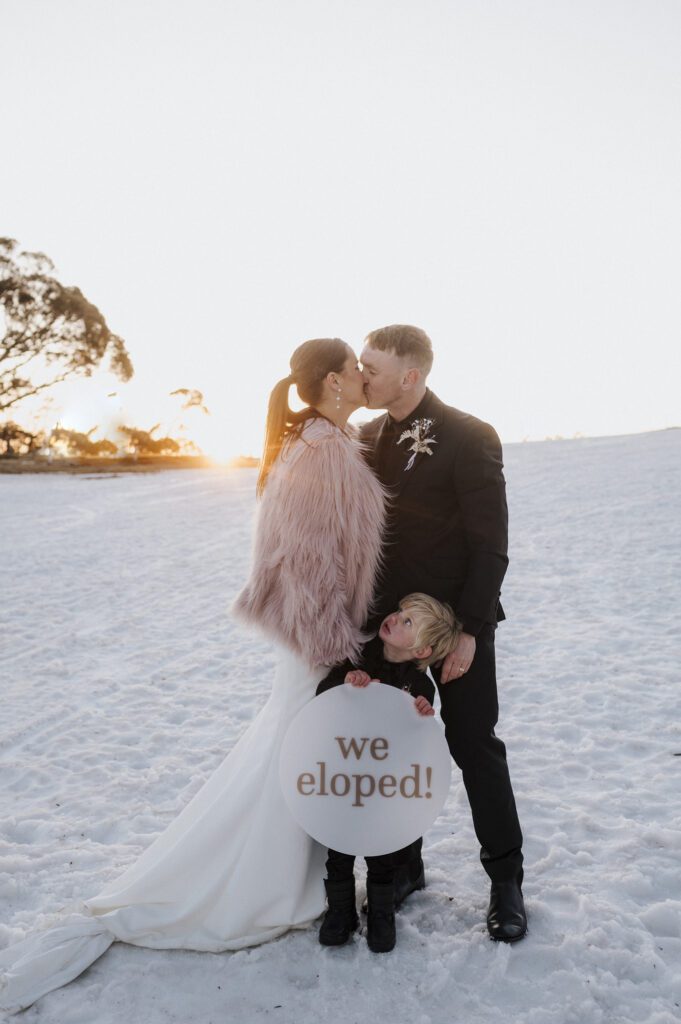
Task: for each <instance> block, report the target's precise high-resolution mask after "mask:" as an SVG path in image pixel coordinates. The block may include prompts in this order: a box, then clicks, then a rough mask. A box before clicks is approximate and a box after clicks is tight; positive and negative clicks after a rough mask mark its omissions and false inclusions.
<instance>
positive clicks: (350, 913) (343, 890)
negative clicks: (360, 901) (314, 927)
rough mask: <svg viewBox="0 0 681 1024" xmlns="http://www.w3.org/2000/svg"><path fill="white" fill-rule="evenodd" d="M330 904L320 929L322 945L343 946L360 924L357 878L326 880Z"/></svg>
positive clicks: (325, 884)
mask: <svg viewBox="0 0 681 1024" xmlns="http://www.w3.org/2000/svg"><path fill="white" fill-rule="evenodd" d="M324 886H325V888H326V898H327V900H328V903H329V906H328V909H327V911H326V913H325V914H324V920H323V921H322V924H321V927H320V929H319V941H320V942H321V944H322V946H342V945H343V943H344V942H347V941H348V939H349V938H350V936H351V935H352V933H353V932H354V931H355V929H356V928H357V926H358V924H359V918H358V917H357V907H356V906H355V879H354V877H353V878H348V879H344V880H343V881H341V882H330V881H329V880H328V879H326V880H325V881H324Z"/></svg>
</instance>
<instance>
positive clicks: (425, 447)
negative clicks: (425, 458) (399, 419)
mask: <svg viewBox="0 0 681 1024" xmlns="http://www.w3.org/2000/svg"><path fill="white" fill-rule="evenodd" d="M432 425H433V420H414V421H413V423H412V425H411V428H410V429H409V430H405V431H404V432H403V434H402V436H401V437H400V439H399V441H398V442H397V443H398V444H402V442H403V441H408V440H411V441H412V443H411V444H410V445H409V447H408V448H407V451H408V452H412V453H413V454H412V456H411V458H410V459H409V461H408V462H407V465H406V466H405V467H404V471H405V473H406V471H407V470H408V469H411V467H412V466H413V465H414V459H415V458H416V456H417V455H419V454H420V453H421V452H425V453H426V455H432V454H433V453H432V451H431V450H430V447H429V446H430V445H431V444H437V441H436V440H435V438H434V437H429V436H428V435H429V433H430V428H431V427H432Z"/></svg>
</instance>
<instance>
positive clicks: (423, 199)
mask: <svg viewBox="0 0 681 1024" xmlns="http://www.w3.org/2000/svg"><path fill="white" fill-rule="evenodd" d="M0 76H1V79H2V82H1V87H2V92H1V93H0V95H1V96H2V118H1V120H0V126H1V132H2V134H1V137H0V145H1V147H2V152H1V158H0V234H7V235H10V236H12V237H15V238H17V239H18V240H19V242H20V243H21V244H22V246H23V247H25V248H29V249H39V250H42V251H44V252H46V253H47V254H48V255H49V256H50V257H51V258H52V259H53V260H54V261H55V263H56V264H57V267H58V270H59V273H60V276H61V278H62V279H63V280H64V281H65V282H67V283H71V284H77V285H78V286H79V287H81V288H82V290H83V291H84V293H85V294H86V296H87V297H88V298H89V299H90V300H91V301H93V302H95V303H96V304H97V305H98V306H99V307H100V308H101V309H102V311H103V312H104V314H105V315H106V317H107V319H108V322H109V325H110V327H111V328H112V329H113V330H115V331H117V332H118V333H120V334H121V335H122V336H123V337H124V338H125V340H126V343H127V345H128V349H129V351H130V353H131V356H132V359H133V361H134V364H135V367H136V376H135V379H134V380H133V382H131V384H129V385H127V386H126V387H125V388H119V389H118V397H117V398H116V399H107V398H106V397H105V395H106V393H107V392H108V391H111V390H113V389H114V388H113V386H112V381H111V380H110V379H108V378H103V377H97V378H94V379H93V380H92V381H90V382H84V383H81V384H79V385H78V386H71V387H70V388H66V389H62V391H61V393H56V392H55V394H54V396H53V399H52V403H51V408H50V410H49V411H48V413H47V415H48V418H49V417H52V418H54V417H56V415H58V414H61V415H62V418H63V419H64V421H65V422H67V424H70V425H73V426H77V427H79V428H87V427H90V426H94V425H95V424H96V423H99V424H100V425H102V426H103V427H104V428H106V426H107V423H108V422H109V421H112V420H113V419H115V418H117V417H123V418H125V419H127V420H128V422H130V421H134V423H135V425H137V426H150V425H151V424H153V423H155V422H157V421H158V420H159V419H163V420H164V423H168V424H170V420H169V418H168V417H169V415H170V413H169V409H170V406H171V405H172V403H170V401H169V400H168V399H167V398H166V395H167V392H169V391H170V390H172V389H174V388H177V387H183V386H184V387H196V388H200V389H201V390H202V391H203V392H204V395H205V399H206V402H207V405H208V406H209V408H210V409H211V411H212V417H211V419H210V423H208V421H206V424H205V425H204V426H203V427H201V426H200V424H199V418H200V416H199V414H198V413H194V414H193V416H194V420H191V421H190V419H187V420H186V422H187V423H188V424H189V426H190V428H191V429H190V432H193V433H195V434H196V435H197V436H199V437H200V439H201V440H202V441H203V443H204V445H205V446H206V447H207V448H208V449H209V450H211V451H214V452H216V451H217V452H219V453H222V454H232V453H235V452H238V451H243V452H254V451H258V450H259V446H260V441H261V430H262V421H263V417H264V408H265V403H266V398H267V394H268V392H269V389H270V387H271V386H272V385H273V384H274V382H275V381H276V380H277V379H278V378H279V377H281V376H283V375H285V374H286V373H287V372H288V356H289V354H290V351H291V350H292V349H293V348H294V347H295V345H296V344H298V343H299V342H300V341H302V340H304V339H306V338H309V337H317V336H325V335H339V336H341V337H343V338H345V339H346V340H347V341H349V342H350V343H351V344H353V345H354V346H355V347H356V349H357V350H359V348H360V347H361V340H362V338H363V336H364V335H365V334H366V333H367V331H369V330H370V329H372V328H374V327H377V326H381V325H383V324H385V323H394V322H407V323H416V324H418V325H420V326H422V327H424V328H425V329H426V330H427V331H428V332H429V333H430V335H431V337H432V339H433V343H434V345H435V348H436V364H435V368H434V371H433V375H432V378H431V383H432V386H433V388H434V390H435V391H436V392H437V393H438V394H439V395H440V397H441V398H443V399H444V400H445V401H447V402H449V403H451V404H453V405H456V406H458V407H460V408H464V409H466V410H468V411H470V412H474V413H476V414H477V415H479V416H482V417H483V418H485V419H488V420H490V421H491V422H492V423H494V424H495V425H496V427H497V428H498V430H499V432H500V434H501V436H502V438H503V439H504V440H506V441H514V440H520V439H522V438H524V437H529V438H543V437H545V436H547V435H555V434H562V435H565V436H571V435H573V434H575V433H576V432H581V433H585V434H604V433H622V432H630V431H639V430H647V429H654V428H660V427H666V426H671V425H675V424H679V423H680V422H681V403H680V401H679V382H680V380H681V373H680V369H681V367H680V362H679V351H680V350H681V345H680V341H681V331H680V327H681V195H680V185H679V183H680V182H681V3H679V2H678V0H640V2H636V3H634V2H630V0H600V2H599V0H533V2H528V0H505V2H504V0H468V2H463V0H221V2H218V0H192V2H189V0H110V2H103V0H0ZM173 401H176V400H173ZM173 408H176V405H174V406H173ZM15 415H16V418H17V419H19V420H21V419H22V414H21V411H20V409H17V410H16V413H15ZM23 418H24V420H26V418H27V417H26V415H24V417H23ZM170 425H172V424H170Z"/></svg>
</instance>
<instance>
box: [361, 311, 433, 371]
mask: <svg viewBox="0 0 681 1024" xmlns="http://www.w3.org/2000/svg"><path fill="white" fill-rule="evenodd" d="M365 340H366V344H367V345H368V346H369V348H376V349H378V350H379V352H393V353H394V354H395V355H396V356H408V357H409V358H410V359H411V360H413V363H414V366H417V367H418V369H419V370H420V371H421V373H422V374H423V376H424V377H427V376H428V374H429V373H430V368H431V366H432V365H433V344H432V342H431V340H430V338H429V337H428V335H427V334H426V332H425V331H422V330H421V328H420V327H411V326H410V325H409V324H391V325H390V327H379V328H378V329H377V330H375V331H372V332H371V334H367V336H366V339H365Z"/></svg>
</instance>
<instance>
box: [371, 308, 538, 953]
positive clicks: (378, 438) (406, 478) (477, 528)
mask: <svg viewBox="0 0 681 1024" xmlns="http://www.w3.org/2000/svg"><path fill="white" fill-rule="evenodd" d="M360 359H361V362H362V366H363V374H364V381H365V393H366V397H367V406H368V407H369V408H370V409H387V412H386V413H385V414H384V415H383V416H379V417H378V418H377V419H375V420H372V421H371V423H368V424H366V425H365V427H364V428H363V430H362V440H363V441H364V443H365V444H366V445H367V447H368V451H369V454H368V458H369V461H370V464H371V465H372V467H373V469H374V471H375V473H376V474H377V476H378V477H379V479H380V480H381V482H382V483H383V484H384V485H385V486H386V487H387V488H388V490H389V492H390V494H391V495H392V502H391V506H390V513H389V522H388V536H387V545H386V556H385V564H384V571H383V574H382V577H381V579H380V582H379V587H378V592H377V594H376V601H377V605H376V609H375V617H376V619H377V620H378V621H380V619H381V618H382V617H383V616H385V615H386V614H388V613H389V612H390V611H391V610H392V609H393V608H395V607H397V603H398V601H399V599H400V598H401V597H404V595H405V594H410V593H413V592H415V591H421V592H424V593H427V594H431V595H432V596H433V597H436V598H438V599H439V600H441V601H446V602H448V603H449V604H450V605H451V606H452V607H453V608H454V610H455V612H456V613H457V616H458V618H459V619H460V620H461V622H462V624H463V630H464V632H463V633H462V635H461V639H460V640H459V643H458V645H457V647H456V650H455V651H454V652H453V653H452V654H450V655H449V656H448V657H447V658H446V659H445V661H444V662H443V663H442V664H441V665H440V666H438V668H437V669H432V670H431V671H433V675H434V678H435V681H436V683H437V685H438V690H439V693H440V702H441V714H442V719H443V721H444V723H445V734H446V737H447V742H448V744H449V749H450V751H451V753H452V757H453V758H454V760H455V761H456V763H457V765H458V766H459V767H460V768H461V771H462V773H463V781H464V785H465V787H466V792H467V794H468V799H469V802H470V806H471V811H472V814H473V825H474V827H475V832H476V835H477V837H478V840H479V842H480V846H481V851H480V859H481V861H482V864H483V867H484V868H485V871H486V872H487V874H488V875H489V877H490V879H491V883H492V885H491V894H490V904H489V910H488V914H487V927H488V930H489V933H490V935H491V936H492V938H493V939H497V940H501V941H504V942H514V941H516V940H518V939H521V938H522V937H523V936H524V934H525V932H526V930H527V919H526V916H525V908H524V905H523V897H522V890H521V885H522V880H523V869H522V863H523V856H522V852H521V846H522V833H521V831H520V824H519V822H518V815H517V812H516V807H515V800H514V798H513V790H512V788H511V780H510V777H509V773H508V766H507V764H506V750H505V747H504V744H503V743H502V741H501V740H500V739H499V737H497V736H496V735H495V733H494V726H495V725H496V722H497V718H498V704H497V686H496V674H495V660H494V633H495V630H496V624H497V622H498V621H500V620H501V619H503V618H504V613H503V610H502V608H501V605H500V603H499V594H500V587H501V582H502V580H503V578H504V574H505V572H506V566H507V565H508V558H507V556H506V548H507V526H508V512H507V508H506V496H505V483H504V475H503V469H502V467H503V463H502V458H501V445H500V443H499V438H498V437H497V435H496V433H495V431H494V430H493V428H492V427H491V426H489V425H488V424H487V423H483V422H482V421H481V420H478V419H476V418H475V417H474V416H470V415H469V414H468V413H464V412H460V411H459V410H458V409H454V408H452V407H451V406H448V405H445V404H444V403H443V402H441V401H440V399H439V398H437V397H436V396H435V395H434V394H433V392H432V391H430V390H429V389H428V388H427V387H426V378H427V376H428V373H429V371H430V368H431V366H432V362H433V351H432V345H431V342H430V338H429V337H428V335H427V334H426V333H425V331H422V330H421V329H420V328H418V327H409V326H403V325H394V326H391V327H382V328H380V329H379V330H376V331H372V332H371V334H369V335H368V336H367V338H366V341H365V345H364V349H363V351H362V355H361V357H360ZM409 858H410V860H409V863H408V864H406V865H405V867H404V869H403V876H402V878H401V880H400V882H399V883H398V882H396V901H398V902H399V900H400V899H401V898H404V896H405V895H407V894H408V893H409V892H413V891H414V889H417V888H422V887H423V885H424V877H423V864H422V861H421V840H418V842H417V843H415V844H413V847H412V848H411V850H410V853H409ZM398 884H399V886H400V888H399V890H398V888H397V886H398Z"/></svg>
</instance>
